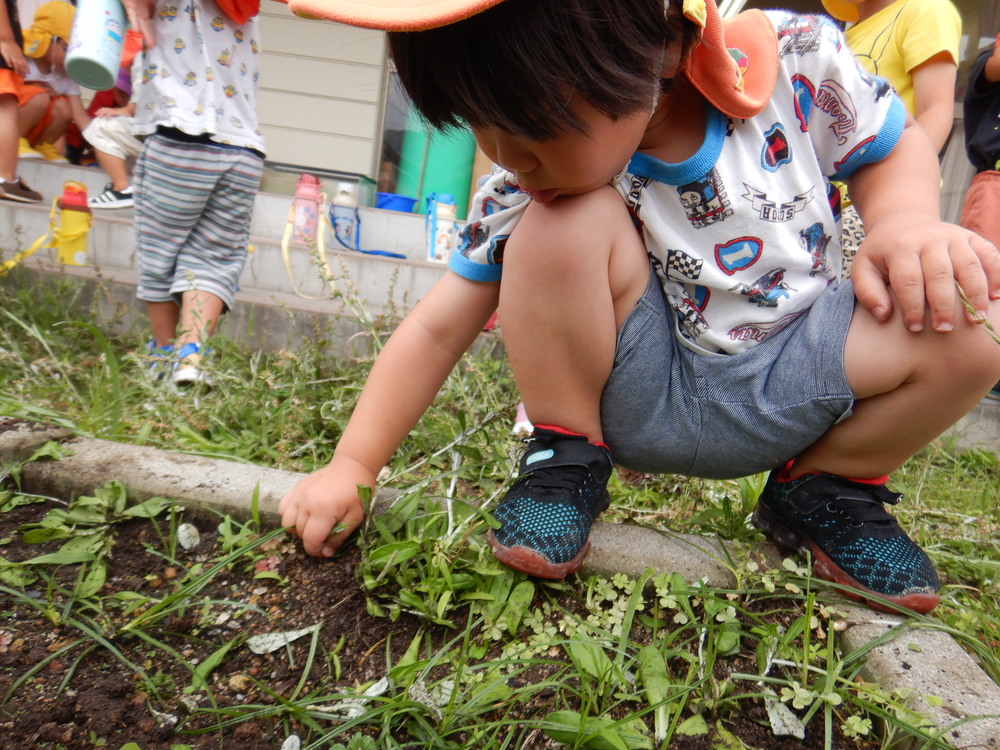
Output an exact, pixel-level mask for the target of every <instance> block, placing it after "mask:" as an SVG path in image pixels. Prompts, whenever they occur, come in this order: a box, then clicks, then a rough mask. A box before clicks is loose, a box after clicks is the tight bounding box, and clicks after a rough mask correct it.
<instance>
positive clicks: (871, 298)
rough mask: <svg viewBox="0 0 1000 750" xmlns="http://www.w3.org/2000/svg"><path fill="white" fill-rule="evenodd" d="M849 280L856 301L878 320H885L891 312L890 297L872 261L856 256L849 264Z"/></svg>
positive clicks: (883, 280)
mask: <svg viewBox="0 0 1000 750" xmlns="http://www.w3.org/2000/svg"><path fill="white" fill-rule="evenodd" d="M851 281H852V282H853V283H854V296H855V297H857V299H858V302H859V303H860V304H861V305H862V306H863V307H864V308H865V309H867V310H868V312H870V313H871V314H872V316H873V317H874V318H875V319H876V320H878V321H880V322H883V323H884V322H885V321H886V320H888V318H889V316H890V315H891V314H892V297H890V296H889V290H888V289H887V288H886V284H885V279H884V278H883V277H882V274H881V273H880V272H879V270H878V268H877V267H876V266H875V264H874V263H872V262H871V261H869V260H868V259H867V258H864V257H861V256H858V258H857V259H856V260H855V261H854V265H852V266H851Z"/></svg>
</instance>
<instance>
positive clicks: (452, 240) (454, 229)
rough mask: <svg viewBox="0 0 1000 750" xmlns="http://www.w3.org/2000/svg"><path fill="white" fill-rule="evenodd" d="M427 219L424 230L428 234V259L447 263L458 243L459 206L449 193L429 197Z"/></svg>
mask: <svg viewBox="0 0 1000 750" xmlns="http://www.w3.org/2000/svg"><path fill="white" fill-rule="evenodd" d="M427 204H428V205H427V219H426V221H425V222H424V230H425V233H426V236H427V260H431V261H435V262H437V263H447V262H448V258H450V257H451V253H452V251H453V250H454V249H455V247H456V246H457V244H458V222H457V221H456V220H455V218H456V213H457V211H458V207H457V206H456V205H455V197H454V196H453V195H451V194H449V193H441V195H433V194H432V195H429V196H428V197H427Z"/></svg>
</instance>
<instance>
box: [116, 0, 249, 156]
mask: <svg viewBox="0 0 1000 750" xmlns="http://www.w3.org/2000/svg"><path fill="white" fill-rule="evenodd" d="M151 20H152V23H153V26H154V33H155V35H156V46H155V47H153V48H152V49H149V50H146V51H145V52H144V53H143V58H142V63H141V65H142V67H141V70H142V75H141V76H140V77H139V79H138V80H134V81H133V84H134V87H135V89H136V92H135V97H136V102H137V104H136V111H135V122H134V125H133V132H134V133H135V134H136V135H137V136H143V135H149V134H150V133H153V132H155V131H156V129H157V127H160V126H162V127H168V128H176V129H177V130H180V131H182V132H184V133H187V134H188V135H194V136H197V135H203V134H209V135H210V136H211V137H212V140H213V141H216V142H218V143H222V144H229V145H233V146H243V147H245V148H252V149H255V150H257V151H261V152H263V151H264V138H263V136H262V135H261V133H260V130H259V128H258V119H257V82H258V78H259V60H260V36H259V34H258V24H257V18H256V17H253V18H250V19H249V20H248V21H247V22H246V23H245V24H243V25H242V26H241V25H238V24H236V23H235V22H234V21H232V20H231V19H230V18H229V17H228V16H227V15H226V14H225V13H223V12H222V11H221V10H220V9H219V7H218V6H217V5H216V4H215V3H214V2H212V0H190V1H189V2H186V3H179V2H176V1H175V0H157V2H156V10H155V13H154V15H153V18H152V19H151Z"/></svg>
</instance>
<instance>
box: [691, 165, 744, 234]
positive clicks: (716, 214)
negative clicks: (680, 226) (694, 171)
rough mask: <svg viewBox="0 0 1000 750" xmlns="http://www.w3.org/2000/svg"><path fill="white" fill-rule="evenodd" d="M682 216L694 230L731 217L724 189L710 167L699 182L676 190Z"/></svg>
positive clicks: (714, 170) (716, 172) (715, 172)
mask: <svg viewBox="0 0 1000 750" xmlns="http://www.w3.org/2000/svg"><path fill="white" fill-rule="evenodd" d="M677 194H678V196H680V200H681V206H683V208H684V215H685V216H686V217H687V220H688V221H689V222H691V226H693V227H694V228H695V229H701V228H702V227H707V226H709V225H711V224H715V223H716V222H718V221H724V220H725V218H726V217H727V216H731V215H732V213H733V209H732V208H731V207H730V205H729V200H728V199H727V197H726V187H725V185H723V184H722V180H721V179H720V178H719V173H718V171H716V169H715V167H712V169H710V170H709V171H708V173H707V174H706V175H705V176H704V177H702V178H701V179H700V180H695V181H694V182H689V183H688V184H687V185H681V186H680V187H678V188H677Z"/></svg>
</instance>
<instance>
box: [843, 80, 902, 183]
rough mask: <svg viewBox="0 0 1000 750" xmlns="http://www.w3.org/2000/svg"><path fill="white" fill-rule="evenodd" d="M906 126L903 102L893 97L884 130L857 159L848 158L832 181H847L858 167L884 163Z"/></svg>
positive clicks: (880, 131) (883, 126)
mask: <svg viewBox="0 0 1000 750" xmlns="http://www.w3.org/2000/svg"><path fill="white" fill-rule="evenodd" d="M905 125H906V110H905V109H904V108H903V102H902V100H901V99H900V98H899V97H898V96H895V95H893V97H892V103H891V104H890V105H889V111H888V112H886V115H885V121H884V122H883V123H882V129H881V130H879V132H878V135H876V136H875V139H874V140H873V141H872V142H871V143H869V144H868V146H867V147H866V148H865V150H864V152H862V153H860V154H858V155H857V156H856V157H855V158H848V159H847V160H846V162H845V164H844V166H843V167H842V168H841V169H839V170H838V171H837V172H836V173H835V174H833V175H831V176H830V179H832V180H840V181H843V180H846V179H847V178H848V177H850V176H851V175H852V174H854V171H855V170H856V169H857V168H858V167H860V166H863V165H865V164H873V163H875V162H878V161H882V160H883V159H884V158H885V157H887V156H888V155H889V153H890V152H891V151H892V150H893V149H894V148H896V144H897V143H899V138H900V136H901V135H902V134H903V127H904V126H905Z"/></svg>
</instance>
